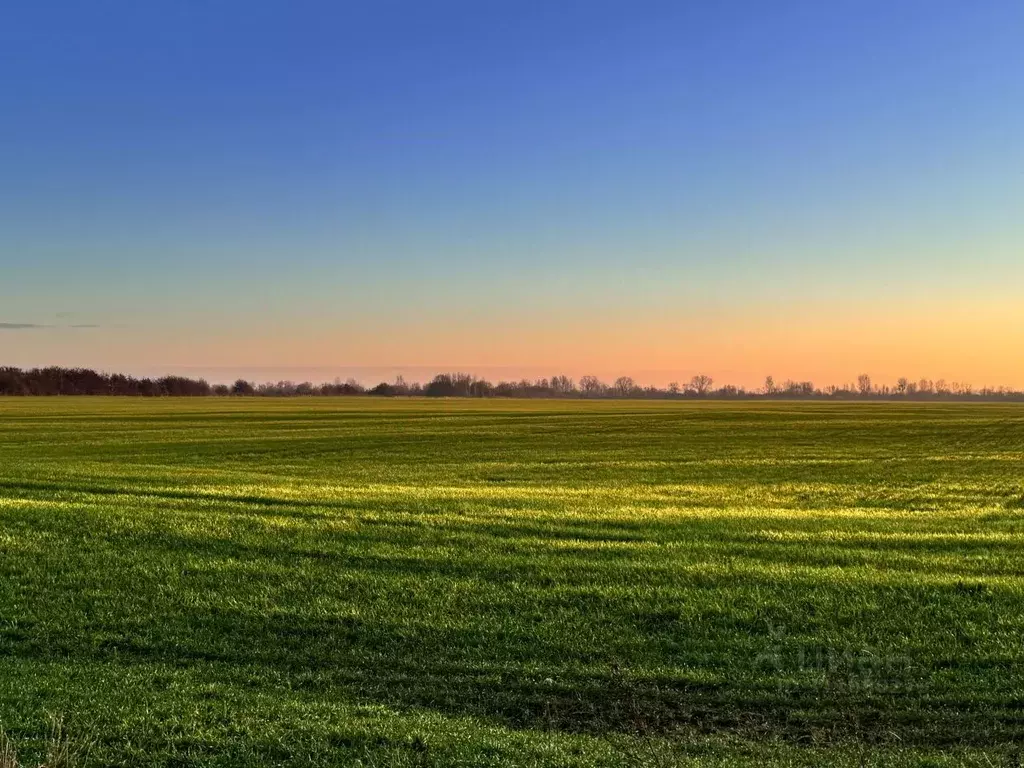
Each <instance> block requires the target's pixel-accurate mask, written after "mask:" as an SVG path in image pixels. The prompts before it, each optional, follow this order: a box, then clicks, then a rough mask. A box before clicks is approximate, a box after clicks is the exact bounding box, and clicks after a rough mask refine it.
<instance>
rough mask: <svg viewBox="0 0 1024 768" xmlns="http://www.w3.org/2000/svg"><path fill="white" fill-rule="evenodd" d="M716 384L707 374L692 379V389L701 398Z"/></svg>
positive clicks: (699, 374)
mask: <svg viewBox="0 0 1024 768" xmlns="http://www.w3.org/2000/svg"><path fill="white" fill-rule="evenodd" d="M714 383H715V380H714V379H712V378H711V377H710V376H708V375H707V374H703V373H698V374H697V375H696V376H694V377H693V378H692V379H690V389H691V390H693V391H694V392H695V393H696V394H697V395H698V396H699V397H703V396H704V395H706V394H707V393H708V392H710V391H711V386H712V385H713V384H714Z"/></svg>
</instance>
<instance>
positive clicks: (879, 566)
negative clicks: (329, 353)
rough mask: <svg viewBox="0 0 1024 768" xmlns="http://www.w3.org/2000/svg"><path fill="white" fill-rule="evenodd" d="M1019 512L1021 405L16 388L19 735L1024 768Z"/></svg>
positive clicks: (265, 747)
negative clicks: (24, 394) (99, 392)
mask: <svg viewBox="0 0 1024 768" xmlns="http://www.w3.org/2000/svg"><path fill="white" fill-rule="evenodd" d="M1022 516H1024V407H1020V406H993V405H963V404H954V405H941V404H898V405H886V404H804V403H802V404H794V403H770V404H760V403H743V404H723V403H697V404H693V403H688V404H678V403H640V402H614V403H613V402H579V401H572V402H554V401H552V402H506V401H498V400H491V401H485V402H474V401H465V400H459V401H445V402H437V401H381V400H373V399H369V398H367V399H352V400H347V399H340V398H336V399H329V400H328V399H323V400H321V399H288V400H270V399H226V398H224V399H221V398H218V399H196V400H134V399H74V398H58V399H17V400H16V399H10V400H0V726H2V727H3V729H4V730H5V731H6V733H7V734H8V736H9V737H10V739H11V742H12V743H13V744H15V745H16V747H17V749H18V751H19V754H20V755H22V760H23V761H24V762H26V763H27V762H29V761H30V760H32V759H36V758H39V759H41V757H42V755H43V753H44V751H45V748H46V741H47V737H48V734H49V722H50V718H51V717H52V716H54V715H62V716H63V718H64V721H65V723H66V726H67V730H68V732H69V733H70V734H71V737H72V739H75V738H78V739H79V740H80V741H81V743H82V744H83V745H87V746H88V749H87V750H85V751H84V755H83V757H82V758H81V760H80V762H81V764H83V765H96V766H109V765H125V766H129V765H130V766H158V765H159V766H186V765H210V766H229V765H230V766H236V765H237V766H248V765H409V766H423V765H465V766H477V765H551V766H567V765H607V766H617V765H685V764H695V765H748V764H751V763H761V764H764V765H776V764H777V765H851V766H859V765H889V766H896V765H964V764H973V765H979V766H983V765H1016V764H1019V760H1020V753H1021V750H1022V748H1024V536H1022V533H1024V527H1022V521H1021V518H1022ZM1015 761H1016V762H1015Z"/></svg>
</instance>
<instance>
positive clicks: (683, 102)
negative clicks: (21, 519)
mask: <svg viewBox="0 0 1024 768" xmlns="http://www.w3.org/2000/svg"><path fill="white" fill-rule="evenodd" d="M1022 41H1024V3H1022V2H1020V0H1007V1H1005V2H997V1H995V0H979V1H978V2H963V0H928V1H924V0H920V1H918V0H884V2H883V1H875V0H856V1H854V0H815V1H814V2H787V1H785V0H780V1H779V2H761V1H760V0H756V1H755V0H751V1H750V2H730V1H728V0H725V1H724V2H681V1H676V2H626V1H625V0H622V1H621V2H597V1H591V2H558V1H557V0H545V1H544V2H524V1H522V0H517V1H516V2H486V1H484V2H481V1H480V0H476V1H474V2H464V3H452V2H418V3H413V2H401V3H399V2H387V1H386V0H385V1H383V2H358V3H356V2H353V3H343V2H306V1H304V0H295V1H290V2H285V1H284V0H282V1H281V2H258V1H255V0H246V2H229V1H228V0H217V1H216V2H198V1H195V2H187V1H184V0H181V1H179V0H175V1H174V2H137V0H130V1H129V0H124V1H121V2H109V1H107V0H95V1H94V2H88V3H86V2H47V1H46V0H40V1H39V2H23V3H15V4H9V7H6V8H5V10H4V14H3V18H2V21H0V62H2V67H0V179H2V184H0V365H19V366H34V365H45V364H62V365H81V366H89V367H95V368H103V369H107V370H115V369H116V370H122V371H127V372H133V373H140V374H153V373H167V372H183V373H194V374H198V375H205V376H207V377H208V378H211V379H213V380H225V379H230V378H233V377H235V376H239V375H242V376H247V377H252V378H257V379H259V380H265V379H281V378H291V379H313V380H324V379H329V378H333V377H334V376H336V375H340V376H342V377H345V376H348V375H354V376H356V377H357V378H361V379H364V380H366V382H367V383H373V382H374V381H376V380H377V379H379V378H381V377H388V378H390V377H391V376H392V375H394V374H395V373H397V372H404V373H406V375H407V377H412V378H420V379H423V378H426V376H427V375H428V373H433V372H436V371H439V370H446V369H459V370H467V371H470V372H474V373H478V374H482V375H487V376H488V377H491V378H511V377H519V376H522V375H527V376H536V375H550V374H553V373H560V372H564V373H567V374H569V375H574V376H579V375H582V374H587V373H594V374H597V375H600V376H602V377H608V378H612V377H614V376H616V375H619V374H631V375H633V376H634V377H636V378H637V379H638V380H639V381H641V382H642V383H659V384H661V383H664V382H666V381H668V380H670V379H680V380H682V379H684V378H688V377H689V376H690V375H692V374H693V373H696V372H698V371H702V372H706V373H709V374H711V375H713V376H714V377H715V379H716V380H717V381H720V382H723V383H724V382H725V381H730V382H733V383H736V384H745V385H748V386H756V385H758V384H759V383H760V382H761V381H762V380H763V378H764V376H765V375H766V374H769V373H770V374H773V375H774V376H775V377H776V378H777V379H779V380H781V379H784V378H794V379H812V380H813V381H814V382H815V383H816V384H819V385H825V384H828V383H837V384H841V383H844V382H848V381H852V380H853V379H854V378H855V377H856V376H857V374H858V373H861V372H868V373H870V374H872V375H873V377H874V378H875V380H876V381H878V382H887V381H892V380H894V379H895V378H896V377H897V376H901V375H906V376H908V377H911V378H913V379H915V380H916V379H918V378H921V377H927V378H933V379H938V378H946V379H948V380H949V381H953V380H959V381H969V382H971V383H972V384H973V385H975V386H982V385H989V384H993V385H995V384H1005V385H1012V386H1016V387H1021V386H1024V42H1022Z"/></svg>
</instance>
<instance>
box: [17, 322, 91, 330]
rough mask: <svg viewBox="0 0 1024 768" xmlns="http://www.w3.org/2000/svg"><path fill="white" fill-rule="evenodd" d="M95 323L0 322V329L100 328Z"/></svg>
mask: <svg viewBox="0 0 1024 768" xmlns="http://www.w3.org/2000/svg"><path fill="white" fill-rule="evenodd" d="M100 327H102V326H100V325H97V324H96V323H75V324H74V325H46V324H45V323H0V331H31V330H35V329H37V328H100Z"/></svg>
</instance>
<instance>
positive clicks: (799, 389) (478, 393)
mask: <svg viewBox="0 0 1024 768" xmlns="http://www.w3.org/2000/svg"><path fill="white" fill-rule="evenodd" d="M0 395H126V396H135V397H217V396H219V397H230V396H239V395H249V396H264V397H298V396H304V395H305V396H308V395H377V396H384V397H410V396H422V397H570V398H571V397H576V398H635V399H644V398H646V399H677V398H679V399H681V398H715V399H744V398H779V399H819V400H854V399H859V400H864V399H906V400H1019V401H1024V392H1022V391H1019V390H1014V389H1011V388H1007V387H980V388H977V389H976V388H975V387H973V386H972V385H971V384H969V383H966V382H961V381H954V382H947V381H945V380H944V379H937V380H931V379H919V380H916V381H914V380H911V379H908V378H905V377H901V378H899V379H897V380H896V382H895V383H894V384H882V385H876V384H875V383H874V382H873V381H872V380H871V377H870V376H869V375H867V374H861V375H860V376H858V377H857V379H856V380H854V381H851V382H849V383H847V384H843V385H829V386H826V387H821V388H819V387H816V386H815V385H814V384H813V383H812V382H810V381H792V380H786V381H783V382H776V381H775V379H774V378H773V377H772V376H767V377H766V378H765V380H764V384H763V385H762V386H761V387H758V388H756V389H746V388H744V387H737V386H734V385H731V384H725V385H721V386H717V387H716V386H715V380H714V379H713V378H712V377H711V376H708V375H706V374H697V375H696V376H693V377H692V378H690V379H689V381H686V382H682V383H680V382H672V383H670V384H669V385H668V386H666V387H655V386H641V385H640V384H638V383H637V382H636V381H634V379H632V378H631V377H629V376H620V377H619V378H617V379H615V380H614V381H612V382H604V381H601V380H600V379H599V378H598V377H596V376H582V377H580V379H579V380H578V381H576V380H575V379H572V378H570V377H568V376H563V375H557V376H552V377H551V378H538V379H521V380H519V381H499V382H497V383H492V382H490V381H488V380H486V379H482V378H478V377H476V376H473V375H472V374H468V373H439V374H438V375H436V376H435V377H434V378H433V379H431V380H430V381H429V382H427V383H426V384H420V383H418V382H413V383H409V382H406V381H405V379H403V378H402V377H401V376H399V377H398V378H397V379H396V380H395V381H394V382H391V383H388V382H381V383H380V384H377V385H376V386H374V387H369V388H367V387H364V386H363V385H361V384H360V383H359V382H357V381H355V380H354V379H349V380H347V381H341V380H340V379H335V380H334V382H331V383H326V384H314V383H312V382H309V381H303V382H299V383H295V382H292V381H278V382H267V383H263V384H257V383H255V382H251V381H246V380H245V379H238V380H237V381H235V382H234V383H233V384H230V385H229V384H210V383H209V382H207V381H206V380H204V379H192V378H188V377H185V376H162V377H160V378H136V377H134V376H128V375H125V374H121V373H102V372H98V371H94V370H91V369H88V368H62V367H59V366H50V367H46V368H32V369H29V370H22V369H20V368H13V367H6V368H0Z"/></svg>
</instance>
